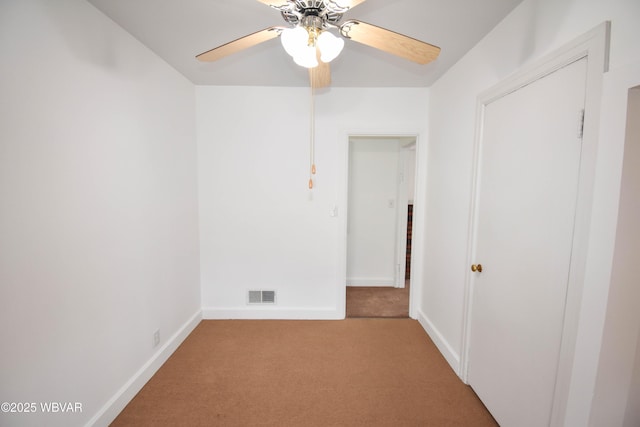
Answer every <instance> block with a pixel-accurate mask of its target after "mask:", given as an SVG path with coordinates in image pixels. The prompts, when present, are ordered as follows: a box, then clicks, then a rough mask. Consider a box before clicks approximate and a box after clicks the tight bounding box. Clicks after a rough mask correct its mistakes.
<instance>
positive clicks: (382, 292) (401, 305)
mask: <svg viewBox="0 0 640 427" xmlns="http://www.w3.org/2000/svg"><path fill="white" fill-rule="evenodd" d="M347 317H404V318H406V317H409V281H408V280H407V281H406V283H405V287H404V288H392V287H361V286H347Z"/></svg>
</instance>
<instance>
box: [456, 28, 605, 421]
mask: <svg viewBox="0 0 640 427" xmlns="http://www.w3.org/2000/svg"><path fill="white" fill-rule="evenodd" d="M609 38H610V23H609V22H605V23H603V24H601V25H599V26H598V27H596V28H594V29H593V30H591V31H589V32H588V33H586V34H584V35H583V36H581V37H579V38H577V39H576V40H574V41H573V42H571V43H569V44H567V45H565V46H564V47H562V48H560V49H558V50H557V51H555V52H553V53H551V54H549V55H547V56H545V57H544V58H542V59H541V60H539V61H536V62H535V63H534V64H532V65H530V66H528V67H525V68H523V69H522V70H521V71H519V72H517V73H516V74H514V75H513V76H512V77H510V78H508V79H506V80H505V81H503V82H501V83H499V84H497V85H496V86H494V87H492V88H490V89H488V90H486V91H485V92H483V93H481V94H480V95H479V96H478V98H477V102H476V125H475V139H474V151H473V172H472V176H473V182H472V195H471V209H470V215H469V230H470V233H469V236H468V241H467V266H470V265H471V264H472V263H473V260H474V259H475V256H476V254H475V248H476V239H477V223H478V195H479V191H480V181H479V174H480V161H481V150H482V143H483V124H484V111H485V107H486V106H487V105H488V104H490V103H491V102H493V101H495V100H497V99H499V98H501V97H503V96H506V95H508V94H510V93H512V92H515V91H516V90H518V89H520V88H522V87H524V86H526V85H528V84H530V83H532V82H534V81H536V80H538V79H541V78H543V77H545V76H547V75H549V74H551V73H553V72H554V71H557V70H558V69H560V68H563V67H565V66H567V65H569V64H571V63H573V62H575V61H577V60H579V59H582V58H588V61H587V62H588V64H587V85H586V93H585V111H586V114H585V117H584V125H583V140H582V156H581V159H580V175H579V184H578V198H577V204H576V220H575V224H574V235H573V242H572V249H571V250H572V255H571V261H570V263H571V265H570V271H569V278H568V289H567V298H566V303H565V314H564V324H563V330H562V342H561V345H560V354H559V356H558V370H557V374H556V384H555V390H554V396H553V406H552V410H551V423H550V425H552V426H555V425H562V424H563V422H564V418H565V413H566V408H567V402H568V397H569V389H570V383H571V372H572V369H573V358H574V357H573V356H574V353H575V349H576V339H577V334H578V324H579V318H580V306H581V301H582V291H583V282H584V278H585V272H586V261H587V249H588V240H589V229H590V220H591V204H592V201H593V190H594V179H595V166H596V154H597V146H598V128H599V120H600V95H601V93H602V80H603V73H605V72H607V71H608V63H609V55H608V51H609ZM577 123H578V122H577V117H576V127H577ZM576 131H577V129H576ZM473 285H474V275H472V274H471V270H470V269H469V268H467V269H466V273H465V289H464V307H463V325H462V326H463V327H462V343H461V349H462V351H461V363H460V366H461V372H460V377H461V378H462V380H463V381H464V382H465V383H467V384H468V381H469V378H468V374H469V346H470V337H471V331H472V325H471V318H472V317H471V311H472V309H473V307H472V301H473V288H474V286H473Z"/></svg>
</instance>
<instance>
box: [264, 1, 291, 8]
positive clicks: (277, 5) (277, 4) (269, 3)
mask: <svg viewBox="0 0 640 427" xmlns="http://www.w3.org/2000/svg"><path fill="white" fill-rule="evenodd" d="M258 1H259V2H260V3H264V4H266V5H267V6H271V7H274V8H276V9H282V8H283V7H288V6H289V2H288V1H287V0H258Z"/></svg>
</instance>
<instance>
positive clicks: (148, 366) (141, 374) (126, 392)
mask: <svg viewBox="0 0 640 427" xmlns="http://www.w3.org/2000/svg"><path fill="white" fill-rule="evenodd" d="M201 320H202V312H201V311H198V312H196V313H195V314H194V315H193V316H191V318H190V319H189V320H188V321H187V322H186V323H185V324H184V325H183V326H182V327H181V328H180V329H179V330H178V331H177V332H176V333H175V334H173V336H171V338H169V339H168V340H167V342H166V343H165V344H164V345H163V346H162V347H161V348H160V349H159V350H158V351H157V352H156V353H155V354H154V355H153V357H151V359H149V360H148V361H147V362H146V363H145V364H144V365H143V366H142V367H141V368H140V369H139V370H138V372H136V373H135V374H134V375H133V377H131V379H129V381H127V382H126V384H125V385H123V386H122V388H120V390H118V392H117V393H116V394H115V395H114V396H113V397H112V398H111V399H109V401H108V402H107V403H106V404H105V405H104V406H103V407H102V408H101V409H100V410H99V411H98V413H97V414H96V415H94V416H93V418H91V420H89V422H88V423H87V426H97V427H102V426H105V427H106V426H108V425H109V424H111V423H112V422H113V420H115V419H116V417H117V416H118V414H120V412H121V411H122V410H123V409H124V408H125V406H127V404H128V403H129V402H130V401H131V399H133V398H134V396H135V395H136V394H137V393H138V392H139V391H140V390H141V389H142V387H143V386H144V385H145V384H146V383H147V381H149V379H150V378H151V377H152V376H153V374H155V373H156V371H157V370H158V369H160V367H161V366H162V364H163V363H164V362H166V361H167V359H168V358H169V356H171V355H172V354H173V352H174V351H176V349H177V348H178V346H179V345H180V344H182V342H183V341H184V340H185V339H186V338H187V336H189V334H190V333H191V331H193V330H194V329H195V327H196V326H198V323H200V321H201Z"/></svg>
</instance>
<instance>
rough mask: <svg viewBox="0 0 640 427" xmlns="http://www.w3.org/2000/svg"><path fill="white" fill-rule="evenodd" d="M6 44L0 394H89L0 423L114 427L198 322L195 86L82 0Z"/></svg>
mask: <svg viewBox="0 0 640 427" xmlns="http://www.w3.org/2000/svg"><path fill="white" fill-rule="evenodd" d="M0 52H2V54H1V55H0V76H1V78H0V323H1V324H2V328H1V330H0V343H1V344H0V346H1V347H2V350H1V351H0V367H1V368H0V402H5V401H8V402H34V403H37V404H39V403H40V402H51V401H56V402H79V403H81V404H82V412H81V413H74V414H60V413H58V414H53V415H46V414H43V413H42V412H41V411H40V408H39V407H38V412H39V413H37V414H6V413H0V425H11V426H22V425H33V426H42V425H47V426H77V425H85V424H87V423H88V422H89V421H90V420H91V419H93V421H96V422H97V423H98V425H105V424H107V423H108V422H109V421H110V420H111V418H112V417H113V416H115V415H116V414H117V413H118V411H119V409H120V408H121V407H122V405H123V404H125V403H126V402H127V401H128V399H130V398H131V397H132V396H133V394H132V393H135V391H136V390H135V388H136V387H138V386H141V385H142V384H143V383H144V381H145V380H146V378H147V377H148V375H150V373H151V372H152V371H153V369H154V368H157V367H158V366H159V364H160V363H161V362H162V360H163V357H165V356H166V355H167V354H168V353H169V352H170V351H171V349H172V348H173V347H172V346H175V344H176V342H177V341H179V339H180V338H181V337H182V336H184V334H185V333H186V332H188V330H189V328H190V327H192V326H193V325H194V324H195V323H194V322H197V319H198V316H199V314H198V313H199V310H200V299H199V291H200V290H199V277H198V262H199V257H198V223H197V181H196V179H197V174H196V167H197V162H196V144H195V96H194V87H193V85H192V84H191V83H189V82H188V81H187V80H185V79H184V78H183V77H182V76H180V75H179V74H177V73H176V72H175V70H173V69H172V68H170V67H169V66H167V65H166V64H165V63H164V62H162V61H160V60H159V59H158V58H157V57H156V56H155V55H154V54H152V53H151V52H150V51H149V50H148V49H146V48H145V47H143V46H142V45H141V44H140V43H138V42H137V41H136V40H134V39H133V38H132V37H131V36H130V35H129V34H127V33H126V32H124V31H123V30H122V29H121V28H119V27H117V26H116V25H115V24H114V23H113V22H112V21H111V20H109V19H107V18H105V16H104V15H102V14H101V13H100V12H98V11H97V10H96V9H94V8H93V6H91V5H89V4H88V3H87V2H85V1H82V0H58V1H55V2H53V1H50V0H5V1H2V2H1V3H0ZM156 329H160V334H161V342H160V346H158V347H156V348H153V346H152V335H153V332H154V331H155V330H156ZM176 334H181V335H179V336H178V337H177V339H176V337H174V335H176ZM172 338H173V339H172Z"/></svg>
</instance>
